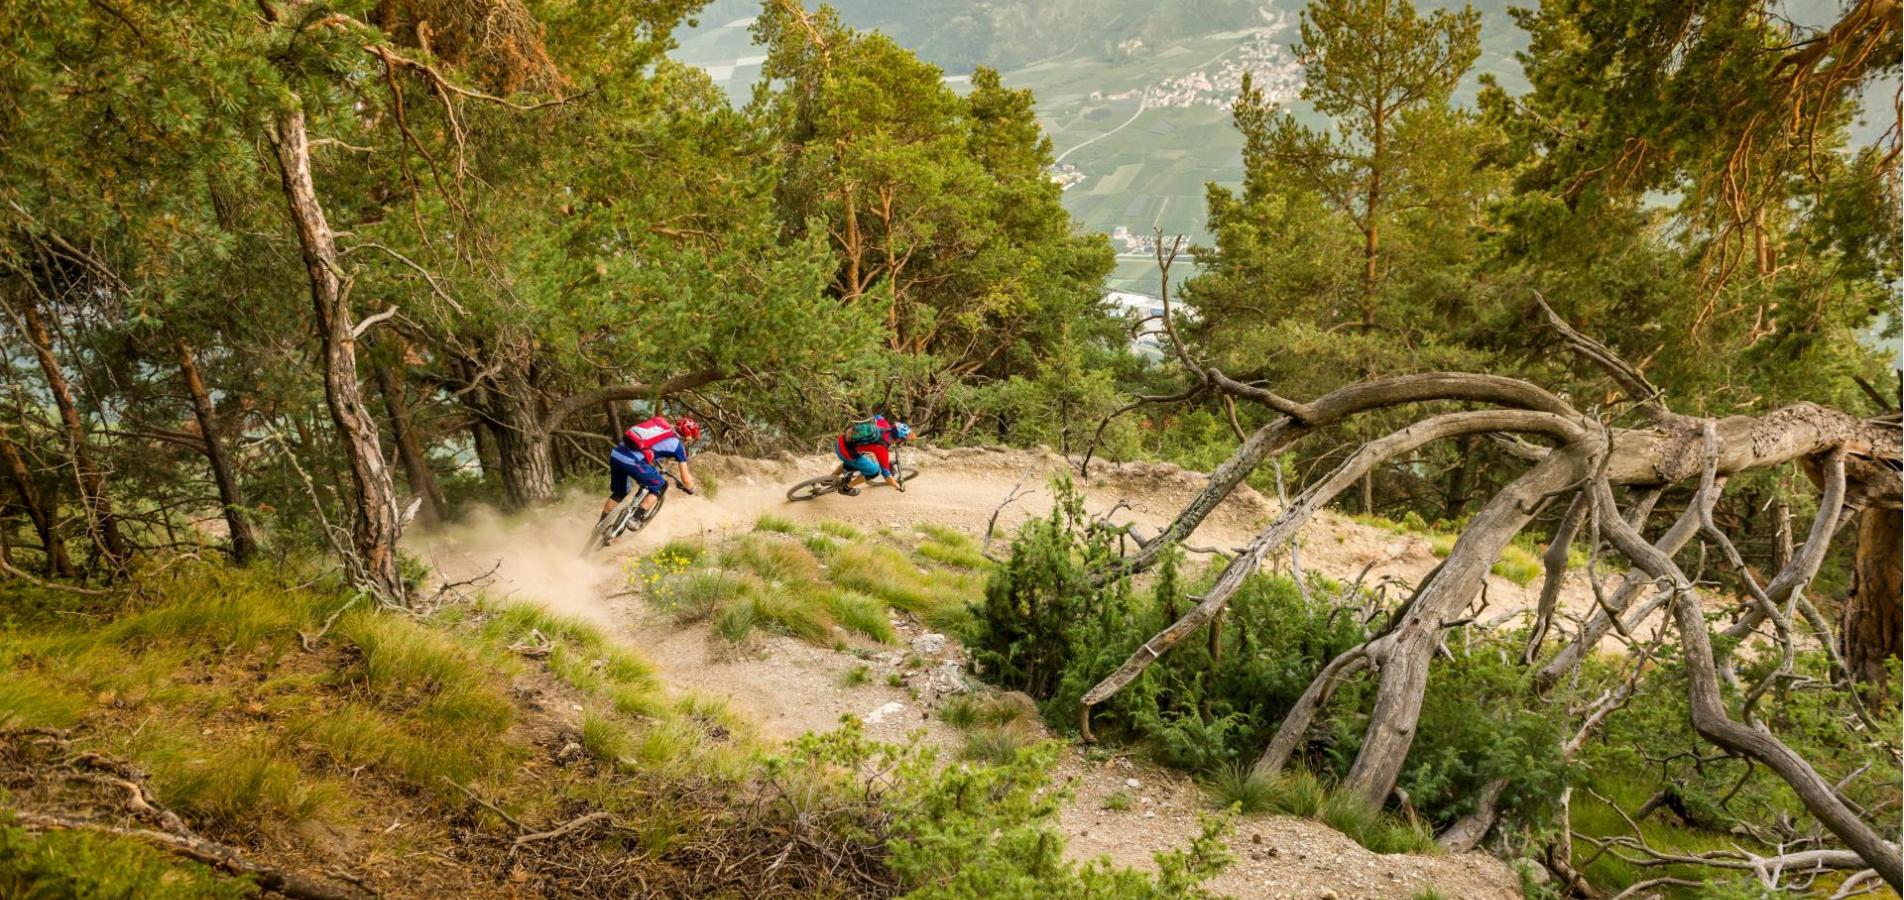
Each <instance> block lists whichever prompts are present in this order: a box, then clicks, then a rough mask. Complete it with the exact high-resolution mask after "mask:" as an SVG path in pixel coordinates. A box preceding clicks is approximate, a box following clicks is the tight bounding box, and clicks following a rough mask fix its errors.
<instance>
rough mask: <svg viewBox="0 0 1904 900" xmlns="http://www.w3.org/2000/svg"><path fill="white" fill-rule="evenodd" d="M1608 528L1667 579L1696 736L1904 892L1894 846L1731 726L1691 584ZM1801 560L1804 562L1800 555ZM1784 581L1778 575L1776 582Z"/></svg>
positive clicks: (1815, 781)
mask: <svg viewBox="0 0 1904 900" xmlns="http://www.w3.org/2000/svg"><path fill="white" fill-rule="evenodd" d="M1595 491H1596V495H1595V500H1596V502H1599V503H1601V504H1602V505H1603V508H1611V507H1612V505H1613V504H1612V491H1611V490H1610V489H1609V488H1608V487H1607V486H1606V484H1605V483H1604V482H1601V483H1599V484H1597V485H1596V486H1595ZM1606 524H1607V526H1608V528H1607V531H1608V534H1609V536H1610V537H1611V538H1612V540H1613V543H1614V546H1616V547H1618V548H1619V549H1620V552H1622V553H1625V554H1626V555H1627V556H1628V557H1629V558H1631V559H1632V560H1633V561H1634V563H1635V564H1636V565H1638V566H1639V567H1640V568H1641V569H1643V570H1645V571H1646V573H1647V574H1649V575H1651V576H1653V577H1654V578H1661V579H1666V580H1667V581H1668V582H1669V584H1670V585H1671V588H1670V589H1671V591H1672V604H1671V606H1672V615H1673V621H1674V624H1675V626H1676V627H1677V628H1678V630H1679V635H1680V643H1681V649H1682V651H1683V653H1684V656H1685V665H1686V689H1687V696H1688V700H1689V702H1690V705H1691V707H1692V725H1693V730H1694V731H1697V732H1698V733H1699V735H1700V736H1701V737H1704V738H1705V739H1707V740H1709V741H1712V742H1713V743H1715V744H1717V745H1719V746H1720V747H1722V748H1724V749H1726V750H1729V751H1731V752H1733V753H1737V754H1740V755H1742V756H1745V757H1748V758H1750V759H1752V760H1754V761H1757V762H1759V763H1761V764H1763V765H1764V766H1765V767H1766V768H1768V769H1771V770H1772V771H1773V772H1774V773H1776V774H1777V775H1778V776H1779V778H1781V779H1783V780H1784V781H1785V783H1786V784H1788V785H1790V786H1791V788H1792V791H1793V793H1795V794H1797V795H1798V798H1799V800H1800V801H1801V802H1803V803H1804V804H1805V808H1806V809H1807V810H1809V811H1810V812H1811V814H1812V815H1813V816H1815V817H1817V819H1818V821H1819V822H1820V823H1821V824H1823V825H1824V826H1825V828H1827V829H1829V830H1830V831H1831V833H1832V834H1834V835H1837V836H1838V839H1839V840H1841V841H1844V842H1845V845H1846V846H1848V847H1850V848H1851V850H1852V851H1853V852H1855V853H1856V854H1858V856H1859V857H1861V858H1862V859H1863V860H1864V863H1865V864H1866V865H1868V866H1870V867H1871V868H1873V869H1875V870H1877V872H1878V874H1879V875H1880V876H1882V877H1883V878H1884V880H1885V882H1886V883H1888V884H1890V885H1891V887H1892V889H1893V890H1895V889H1898V888H1899V887H1900V886H1901V885H1904V858H1900V856H1899V852H1898V847H1897V845H1896V844H1893V843H1891V842H1889V841H1886V840H1885V839H1884V838H1883V837H1881V836H1880V835H1879V834H1878V832H1877V830H1876V829H1874V828H1872V827H1871V826H1870V825H1869V824H1868V823H1866V822H1865V821H1864V820H1863V819H1861V818H1859V816H1858V814H1857V813H1856V812H1854V811H1852V809H1851V807H1850V806H1849V805H1848V804H1846V803H1845V801H1844V800H1843V799H1842V798H1841V797H1839V796H1838V793H1837V791H1836V790H1835V789H1833V787H1832V786H1831V784H1830V783H1829V782H1827V781H1825V780H1824V778H1822V777H1820V776H1819V774H1818V772H1817V770H1815V769H1813V768H1812V767H1811V764H1810V763H1808V762H1806V761H1805V759H1804V758H1803V757H1801V756H1799V755H1798V754H1797V753H1794V752H1793V751H1792V749H1791V748H1790V747H1787V746H1786V745H1785V743H1784V742H1783V741H1780V740H1779V739H1778V738H1777V737H1775V736H1773V735H1772V734H1771V733H1770V732H1767V731H1763V730H1760V729H1755V728H1751V727H1749V726H1746V725H1742V724H1740V723H1739V722H1737V721H1734V720H1733V719H1732V717H1731V714H1730V713H1728V712H1727V710H1726V706H1725V700H1724V698H1723V697H1722V696H1721V695H1720V693H1719V675H1718V666H1717V663H1716V662H1715V660H1714V658H1713V651H1712V637H1711V635H1710V634H1709V633H1708V632H1707V630H1706V619H1705V613H1704V610H1703V609H1702V608H1701V604H1700V601H1699V593H1698V590H1697V589H1696V588H1695V587H1694V586H1693V584H1692V580H1691V579H1689V578H1687V577H1686V574H1685V572H1683V571H1682V570H1681V569H1680V568H1679V566H1678V564H1677V563H1674V562H1673V561H1672V559H1671V558H1670V557H1667V556H1666V555H1665V554H1663V553H1660V552H1659V551H1658V550H1657V549H1655V548H1654V547H1652V546H1651V545H1650V544H1647V543H1646V540H1645V539H1644V538H1642V537H1640V536H1639V533H1638V532H1636V531H1634V530H1633V528H1632V527H1631V526H1629V525H1627V524H1626V523H1625V522H1624V521H1623V520H1621V519H1620V518H1619V517H1618V516H1617V515H1615V516H1612V517H1611V519H1610V520H1609V521H1608V522H1607V523H1606ZM1800 556H1801V558H1802V556H1803V554H1802V553H1801V554H1800ZM1802 565H1803V562H1802V559H1801V560H1794V561H1793V563H1792V566H1793V567H1799V566H1802ZM1813 571H1815V568H1814V569H1813ZM1783 578H1784V575H1783V573H1781V576H1780V579H1777V580H1783ZM1794 580H1797V581H1800V582H1804V581H1809V580H1810V578H1809V577H1806V576H1805V575H1804V574H1803V573H1800V574H1799V575H1798V576H1797V577H1796V578H1795V579H1794Z"/></svg>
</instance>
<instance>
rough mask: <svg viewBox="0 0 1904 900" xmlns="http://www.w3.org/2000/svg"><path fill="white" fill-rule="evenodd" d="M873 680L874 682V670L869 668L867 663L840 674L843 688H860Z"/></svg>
mask: <svg viewBox="0 0 1904 900" xmlns="http://www.w3.org/2000/svg"><path fill="white" fill-rule="evenodd" d="M871 680H873V670H872V669H870V668H867V666H866V664H865V663H860V664H859V665H856V666H853V667H852V668H849V669H846V670H845V671H843V672H841V673H840V685H841V686H843V687H859V686H860V685H862V684H865V683H866V682H868V681H871Z"/></svg>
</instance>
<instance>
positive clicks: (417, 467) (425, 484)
mask: <svg viewBox="0 0 1904 900" xmlns="http://www.w3.org/2000/svg"><path fill="white" fill-rule="evenodd" d="M375 372H376V376H377V388H378V390H380V391H382V392H383V405H384V409H385V410H387V411H388V412H389V413H390V434H391V437H392V438H394V443H395V444H396V445H397V457H398V459H400V460H402V462H403V476H404V478H405V480H407V481H409V482H410V490H411V492H413V493H415V494H417V495H419V496H421V497H422V498H423V514H424V516H425V517H426V518H427V519H428V520H430V521H436V522H441V521H443V520H444V519H446V518H448V517H449V503H448V501H446V500H445V499H444V497H443V488H442V486H441V485H439V484H437V483H436V473H434V472H431V471H430V461H429V457H427V456H425V455H424V452H423V441H422V439H421V438H419V437H417V432H416V424H415V419H413V418H412V417H411V415H410V404H409V403H408V402H407V401H406V400H405V399H404V397H403V375H402V373H400V372H398V371H397V368H396V367H395V366H388V365H385V366H377V367H376V369H375Z"/></svg>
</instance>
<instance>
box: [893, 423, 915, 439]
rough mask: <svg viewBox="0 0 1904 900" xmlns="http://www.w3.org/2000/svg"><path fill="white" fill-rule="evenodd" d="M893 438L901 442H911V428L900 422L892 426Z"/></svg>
mask: <svg viewBox="0 0 1904 900" xmlns="http://www.w3.org/2000/svg"><path fill="white" fill-rule="evenodd" d="M893 437H895V438H898V439H899V440H902V441H909V440H912V426H911V425H907V424H906V423H904V422H901V423H899V424H897V425H894V426H893Z"/></svg>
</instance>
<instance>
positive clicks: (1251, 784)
mask: <svg viewBox="0 0 1904 900" xmlns="http://www.w3.org/2000/svg"><path fill="white" fill-rule="evenodd" d="M1281 787H1282V786H1281V785H1280V784H1278V783H1277V779H1276V776H1274V775H1271V774H1270V773H1268V772H1262V771H1258V770H1257V769H1256V767H1254V766H1251V765H1249V764H1248V763H1241V762H1233V763H1230V764H1229V765H1226V766H1222V767H1220V768H1218V769H1217V770H1216V771H1215V772H1212V773H1211V774H1210V775H1209V777H1207V778H1205V779H1204V780H1203V791H1204V793H1205V794H1206V795H1208V796H1209V798H1210V802H1211V805H1213V806H1215V807H1216V808H1217V809H1235V810H1237V811H1239V812H1241V813H1243V814H1245V815H1248V814H1251V813H1261V812H1269V811H1271V810H1273V809H1275V808H1276V805H1277V801H1278V800H1280V799H1281Z"/></svg>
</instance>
